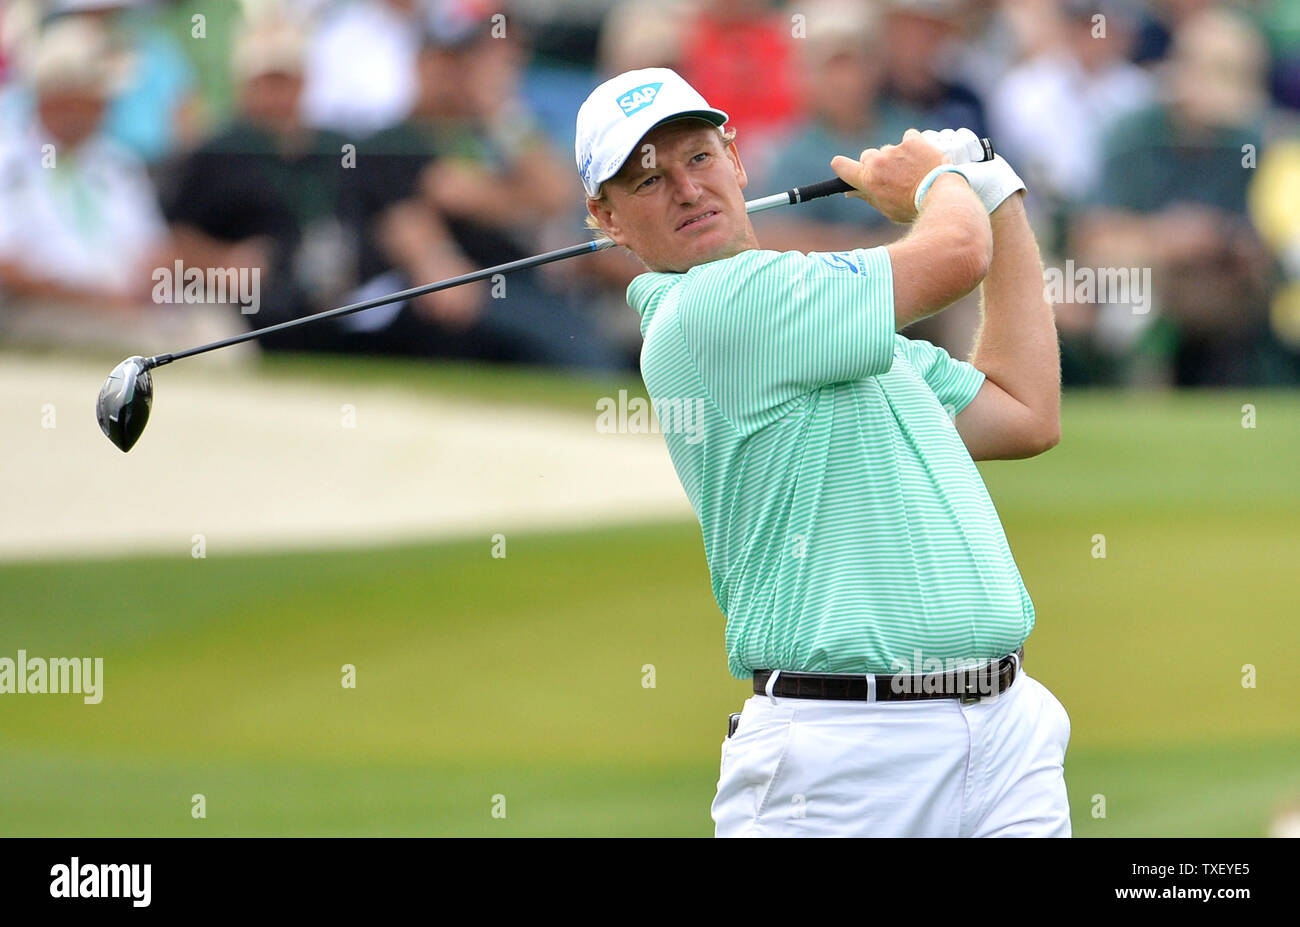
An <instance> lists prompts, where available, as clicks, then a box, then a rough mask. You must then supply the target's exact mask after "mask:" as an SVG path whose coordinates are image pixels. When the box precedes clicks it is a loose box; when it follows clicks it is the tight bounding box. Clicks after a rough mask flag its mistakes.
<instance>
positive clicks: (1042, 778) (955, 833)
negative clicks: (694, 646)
mask: <svg viewBox="0 0 1300 927" xmlns="http://www.w3.org/2000/svg"><path fill="white" fill-rule="evenodd" d="M1069 741H1070V716H1069V715H1068V714H1067V713H1066V711H1065V708H1064V706H1062V705H1061V703H1060V702H1059V701H1057V699H1056V696H1054V695H1052V693H1051V692H1049V691H1048V690H1047V688H1046V687H1045V686H1044V685H1043V684H1042V683H1040V682H1039V681H1038V680H1036V679H1034V678H1032V677H1031V676H1029V675H1028V674H1026V673H1025V672H1024V671H1023V670H1021V672H1020V673H1019V674H1018V675H1017V676H1016V679H1015V681H1014V682H1013V683H1012V685H1011V688H1009V689H1007V690H1006V691H1005V692H1001V693H999V694H998V695H995V696H992V697H989V698H985V699H982V700H980V701H978V702H971V703H969V704H962V702H961V701H959V700H958V699H948V698H944V699H924V700H919V701H906V702H897V701H896V702H866V701H848V700H844V701H840V700H831V699H806V698H779V697H777V698H770V697H768V696H766V695H755V696H753V697H751V698H749V699H748V700H746V702H745V705H744V709H743V711H742V712H741V717H740V725H739V727H738V728H737V729H736V732H735V733H734V734H733V735H732V736H731V737H729V738H727V739H725V740H724V741H723V743H722V766H721V770H720V773H719V777H718V793H717V796H716V797H715V798H714V800H713V821H714V824H715V835H716V836H718V837H1068V836H1070V805H1069V800H1068V798H1067V797H1066V793H1065V775H1064V765H1063V764H1064V761H1065V748H1066V745H1067V744H1068V743H1069Z"/></svg>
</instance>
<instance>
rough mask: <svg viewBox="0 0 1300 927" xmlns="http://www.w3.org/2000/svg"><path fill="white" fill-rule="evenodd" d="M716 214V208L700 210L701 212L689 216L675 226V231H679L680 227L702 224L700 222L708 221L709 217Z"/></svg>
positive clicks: (717, 213) (686, 227)
mask: <svg viewBox="0 0 1300 927" xmlns="http://www.w3.org/2000/svg"><path fill="white" fill-rule="evenodd" d="M717 215H720V213H719V212H718V210H716V209H710V210H708V211H706V212H702V213H700V214H699V215H696V216H691V217H690V218H689V219H687V220H686V221H685V222H683V223H682V224H681V225H679V226H677V228H676V229H675V231H678V232H680V231H681V230H682V229H689V228H693V227H694V226H697V225H700V224H702V223H705V222H708V221H709V220H710V219H712V218H713V217H714V216H717Z"/></svg>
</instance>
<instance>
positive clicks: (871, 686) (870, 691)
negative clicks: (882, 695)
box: [867, 673, 876, 702]
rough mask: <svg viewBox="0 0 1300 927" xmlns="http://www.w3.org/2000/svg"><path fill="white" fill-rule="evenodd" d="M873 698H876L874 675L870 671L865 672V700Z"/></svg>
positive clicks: (872, 699)
mask: <svg viewBox="0 0 1300 927" xmlns="http://www.w3.org/2000/svg"><path fill="white" fill-rule="evenodd" d="M875 700H876V677H875V676H874V675H873V674H871V673H867V701H868V702H874V701H875Z"/></svg>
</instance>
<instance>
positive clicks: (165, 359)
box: [95, 139, 993, 452]
mask: <svg viewBox="0 0 1300 927" xmlns="http://www.w3.org/2000/svg"><path fill="white" fill-rule="evenodd" d="M980 141H981V143H982V144H983V146H984V157H983V158H982V159H981V160H984V161H989V160H992V158H993V145H992V144H991V143H990V142H989V140H988V139H981V140H980ZM852 189H853V187H851V186H850V185H849V184H848V183H846V182H845V181H843V180H841V179H840V178H838V177H832V178H830V179H829V180H823V181H820V182H818V183H812V184H805V185H803V186H799V187H792V188H791V189H789V190H787V191H785V192H784V193H775V194H773V195H772V196H765V197H762V198H760V199H756V200H751V201H749V202H747V203H746V204H745V211H746V212H748V213H755V212H763V211H764V210H767V209H772V208H774V207H777V206H790V205H794V204H796V203H806V202H808V201H809V200H815V199H818V198H820V197H824V196H833V195H834V194H836V193H847V192H848V191H850V190H852ZM613 246H614V242H613V240H612V239H609V238H597V239H595V240H593V241H585V242H582V243H581V244H577V245H570V246H569V247H567V248H559V249H557V250H555V251H547V252H545V253H543V254H538V255H534V256H532V257H526V258H521V259H520V260H518V261H510V262H508V263H505V264H498V265H496V266H495V267H486V268H484V269H482V270H476V271H474V272H472V273H468V274H462V275H460V276H459V277H450V278H448V279H446V280H439V281H438V282H436V283H427V284H424V285H422V286H417V287H411V288H410V289H406V290H399V291H398V292H396V293H390V294H389V295H387V296H377V297H375V298H374V299H367V300H364V301H362V302H359V303H352V304H351V305H347V306H340V307H338V308H337V309H327V310H325V311H324V312H317V313H315V314H314V315H307V316H303V317H302V318H299V319H292V320H290V321H288V322H281V323H279V324H278V325H268V326H267V327H266V328H259V329H256V330H254V331H249V332H244V333H243V334H240V335H234V336H232V337H230V338H223V339H222V340H220V341H214V342H212V343H211V344H204V345H200V346H198V347H196V348H189V349H188V350H185V351H178V352H177V353H175V354H158V355H155V356H154V357H140V356H139V355H136V356H134V357H128V358H127V359H126V360H124V361H122V363H120V364H118V365H117V366H116V367H114V368H113V372H112V373H110V374H109V375H108V379H107V380H105V381H104V385H103V386H102V387H101V388H100V390H99V400H98V401H97V402H96V404H95V416H96V418H97V419H98V420H99V427H100V429H101V430H102V431H103V432H104V434H105V435H107V436H108V440H110V441H112V442H113V444H115V445H116V446H117V447H118V448H120V449H121V450H122V451H123V452H126V451H129V450H131V448H132V447H134V446H135V443H136V442H137V441H139V440H140V435H141V434H142V433H143V432H144V426H145V425H146V424H148V422H149V412H150V410H151V409H152V408H153V377H152V375H151V374H150V372H149V371H151V370H152V369H153V368H155V367H161V366H163V365H164V364H170V363H171V362H172V361H178V360H180V359H182V358H185V357H193V356H194V355H196V354H206V353H207V352H208V351H215V350H217V349H218V348H227V347H230V346H231V345H234V344H241V343H242V342H245V341H251V340H252V339H254V338H260V337H262V336H263V335H269V334H271V333H272V332H279V331H285V330H286V329H290V328H295V327H297V326H299V325H310V324H312V323H313V322H320V321H322V320H324V319H332V318H335V317H337V316H342V315H349V314H350V313H353V312H361V311H363V310H365V309H373V308H375V307H376V306H384V305H388V304H389V303H395V302H399V301H401V300H406V299H414V298H415V297H417V296H423V295H424V294H426V293H436V292H438V291H439V290H447V289H450V288H451V287H454V286H461V285H462V284H465V283H474V282H476V281H478V280H486V279H488V278H489V277H492V276H494V275H496V274H508V273H511V272H512V271H516V270H525V269H527V268H531V267H540V266H541V265H543V264H550V263H553V262H555V261H562V260H564V259H565V258H571V257H577V256H578V255H580V254H591V253H593V252H596V251H604V250H606V249H608V248H612V247H613Z"/></svg>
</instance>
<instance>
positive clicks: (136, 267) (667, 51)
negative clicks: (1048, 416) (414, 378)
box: [0, 0, 1300, 385]
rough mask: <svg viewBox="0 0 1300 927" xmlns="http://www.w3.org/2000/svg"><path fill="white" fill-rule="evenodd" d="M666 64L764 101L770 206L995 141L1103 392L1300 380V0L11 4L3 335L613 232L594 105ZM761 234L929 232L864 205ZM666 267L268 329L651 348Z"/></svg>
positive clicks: (768, 244) (1, 163)
mask: <svg viewBox="0 0 1300 927" xmlns="http://www.w3.org/2000/svg"><path fill="white" fill-rule="evenodd" d="M652 66H666V67H672V68H674V69H676V70H678V71H679V72H680V73H681V74H682V75H683V76H685V77H686V78H687V80H689V81H690V82H691V83H692V84H694V85H695V87H696V88H697V89H699V90H700V92H701V93H702V94H703V95H704V96H705V98H706V99H708V100H709V101H710V103H711V104H712V105H714V106H716V107H719V108H721V109H723V110H725V111H726V112H727V113H728V114H729V115H730V117H731V122H730V124H731V125H732V126H734V127H735V128H736V129H737V131H738V139H737V146H738V149H739V151H740V154H741V157H742V158H743V160H744V162H745V164H746V167H747V170H748V172H749V175H750V181H751V186H750V189H749V191H748V193H749V195H762V194H766V193H770V192H775V191H778V190H781V189H785V188H787V187H789V186H793V185H795V184H798V183H805V182H809V181H813V180H820V179H823V178H824V177H826V176H829V173H830V172H829V166H828V165H829V161H830V159H831V157H832V156H833V155H835V154H850V155H856V154H857V153H859V152H860V151H861V150H862V149H864V148H868V147H874V146H879V145H882V144H887V143H890V142H897V141H898V140H899V138H900V137H901V135H902V133H903V131H904V130H905V129H907V128H909V127H913V126H915V127H917V128H944V127H958V126H966V127H970V128H972V129H974V130H975V131H976V132H977V133H979V134H980V135H987V136H989V137H991V138H992V139H993V140H994V143H995V145H996V146H997V148H998V150H999V152H1001V153H1002V154H1004V155H1005V156H1006V157H1007V158H1008V159H1009V160H1010V161H1011V163H1012V164H1013V165H1014V166H1015V167H1016V168H1017V169H1018V171H1019V172H1020V174H1021V176H1022V177H1024V179H1025V180H1026V183H1027V184H1028V187H1029V191H1030V192H1029V197H1028V205H1029V209H1030V215H1031V218H1032V221H1033V222H1034V224H1035V227H1036V229H1037V231H1038V234H1039V241H1040V243H1041V245H1042V247H1043V252H1044V253H1043V257H1044V262H1045V265H1046V266H1047V267H1048V272H1049V275H1050V274H1053V273H1055V274H1056V277H1055V280H1056V283H1057V286H1056V288H1055V290H1050V289H1049V292H1054V293H1055V296H1054V297H1053V299H1054V302H1055V304H1056V316H1057V325H1058V329H1059V331H1060V335H1061V341H1062V351H1063V373H1064V377H1065V382H1066V384H1067V385H1091V384H1098V385H1105V384H1167V385H1242V384H1295V383H1300V129H1298V128H1297V125H1298V123H1300V119H1298V117H1300V3H1297V2H1296V0H1257V2H1239V3H1223V2H1212V0H786V2H777V0H622V2H617V0H616V2H610V0H242V2H241V0H6V2H5V3H4V6H3V7H0V344H5V343H54V344H60V345H74V344H84V345H106V344H112V345H114V346H118V347H121V348H122V349H123V350H125V351H128V352H130V353H155V352H161V351H165V350H169V349H180V348H184V347H187V346H189V345H190V344H191V343H198V342H200V341H207V340H211V339H213V338H216V337H223V336H226V335H230V334H233V333H236V332H239V331H243V330H246V329H248V328H254V327H263V326H266V325H270V324H274V323H277V322H283V321H287V320H289V319H292V318H296V317H299V316H302V315H306V314H310V313H312V312H317V311H320V310H323V309H328V308H332V307H334V306H338V305H343V304H345V303H351V302H356V301H360V300H362V299H366V298H368V297H371V296H378V295H383V294H387V293H391V292H395V291H398V290H401V289H405V288H408V287H411V286H416V285H419V284H422V283H427V282H430V281H434V280H438V279H441V278H445V277H450V276H453V275H457V274H461V273H465V272H468V271H470V270H473V269H476V268H483V267H489V266H492V265H496V264H501V263H504V262H507V261H511V260H515V259H518V258H521V257H524V256H526V255H530V254H534V253H538V252H541V251H545V250H549V249H551V248H557V247H561V246H563V245H567V244H571V243H574V242H576V241H580V240H582V239H583V237H585V235H586V234H588V233H587V232H586V231H585V229H584V225H583V219H584V217H585V215H586V210H585V204H584V201H583V196H582V189H581V185H580V183H579V181H578V178H577V174H576V170H575V167H574V164H573V157H572V151H573V125H574V117H575V115H576V113H577V109H578V106H579V105H580V104H581V102H582V100H583V99H584V98H585V96H586V94H587V93H588V92H589V91H590V90H591V88H592V87H594V86H595V84H596V83H598V82H599V81H600V80H603V79H604V78H606V77H609V76H611V75H613V74H616V73H619V72H621V71H624V70H628V69H631V68H640V67H652ZM755 227H756V230H757V231H758V236H759V241H760V243H761V244H762V246H763V247H765V248H773V249H780V250H784V249H798V250H802V251H811V250H841V249H846V248H852V247H863V246H870V245H875V244H881V243H885V242H888V241H890V240H892V239H894V238H896V237H898V236H899V235H900V234H902V233H903V232H904V231H905V229H902V228H900V227H898V226H894V225H892V224H890V223H889V222H888V221H886V220H884V219H883V218H882V217H880V216H879V215H877V214H875V213H874V212H873V211H872V210H871V209H870V207H868V206H866V205H865V204H864V203H862V202H861V201H858V200H849V199H846V198H842V197H835V198H830V199H826V200H821V201H818V202H815V203H811V204H808V205H806V206H801V207H798V208H797V209H787V210H773V211H770V212H767V213H764V214H762V215H759V216H756V217H755ZM196 268H197V269H198V273H197V275H196V278H197V279H196V280H194V281H191V279H190V272H191V271H192V270H193V269H196ZM213 268H217V269H238V270H241V272H243V273H245V277H243V278H240V279H241V280H242V281H243V282H245V283H247V282H249V281H251V282H252V284H253V285H254V286H255V287H256V288H257V298H256V299H255V300H252V301H250V300H249V299H248V298H247V297H248V295H249V294H248V293H247V292H245V290H246V287H243V288H241V287H240V286H237V285H235V284H234V282H233V281H234V276H232V277H231V281H232V282H231V286H230V287H229V288H228V289H227V288H225V287H223V288H222V292H221V293H216V292H214V290H213V287H212V285H211V284H212V281H213V279H214V275H213V274H211V273H206V272H207V271H208V270H209V269H213ZM641 269H642V268H641V266H640V264H639V263H638V262H637V261H636V260H635V259H634V258H632V257H631V256H630V255H628V254H626V253H624V252H622V251H621V250H618V249H616V250H614V251H610V252H604V253H601V254H598V255H593V256H591V257H582V258H576V259H572V260H569V261H565V262H561V263H559V264H555V265H550V266H548V267H545V268H538V269H535V270H532V271H528V272H523V273H518V274H511V275H509V276H506V277H501V278H494V279H491V280H486V281H483V282H481V283H477V284H473V285H469V286H463V287H457V288H453V289H450V290H445V291H442V292H438V293H433V294H426V295H423V296H420V297H417V298H415V299H412V300H409V301H406V302H401V303H395V304H392V305H388V306H383V307H378V308H374V309H368V310H365V311H363V312H360V313H356V314H353V315H350V316H346V317H343V318H340V319H336V320H331V321H329V322H326V323H321V324H316V325H310V326H303V327H301V328H298V329H293V330H291V331H288V332H283V333H281V334H279V335H276V336H273V337H271V338H268V339H265V340H264V341H263V342H262V347H263V348H264V349H267V350H308V351H327V352H358V353H372V354H403V355H408V356H416V357H456V358H466V359H479V360H492V361H517V362H526V363H541V364H552V365H560V366H568V367H580V368H594V369H613V368H632V367H634V366H635V365H636V362H637V353H638V350H639V344H640V337H639V331H638V324H637V321H638V320H637V319H636V316H635V313H633V312H632V310H630V309H629V308H628V307H627V305H626V303H625V302H624V298H623V297H624V291H625V289H626V286H627V284H628V282H629V281H630V280H631V279H632V278H633V277H634V276H635V275H636V274H637V273H638V272H640V270H641ZM205 273H206V276H205ZM216 276H219V275H216ZM1121 276H1122V277H1123V279H1124V280H1125V281H1126V282H1128V283H1131V285H1126V286H1124V287H1118V286H1116V285H1115V283H1116V281H1117V280H1119V279H1120V277H1121ZM1104 278H1108V279H1109V280H1110V282H1111V286H1109V287H1106V286H1102V285H1100V283H1101V281H1102V280H1103V279H1104ZM191 282H193V283H194V285H193V287H192V288H191V287H189V283H191ZM241 294H242V295H241ZM977 321H978V306H977V304H976V302H975V297H969V298H968V299H967V300H966V301H964V303H963V304H962V305H959V306H957V307H955V308H954V309H952V310H949V311H948V312H945V313H942V314H940V315H938V316H935V317H933V318H931V319H927V320H924V321H922V322H921V323H918V325H917V326H915V327H914V328H913V329H909V332H908V334H909V335H911V336H913V337H921V338H927V339H929V340H932V341H934V342H936V343H938V344H942V345H943V346H944V347H946V348H947V349H948V350H949V351H951V352H952V353H953V354H955V355H958V356H963V357H964V356H966V355H967V354H968V352H969V350H970V347H971V342H972V339H973V336H974V331H975V326H976V324H977Z"/></svg>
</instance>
